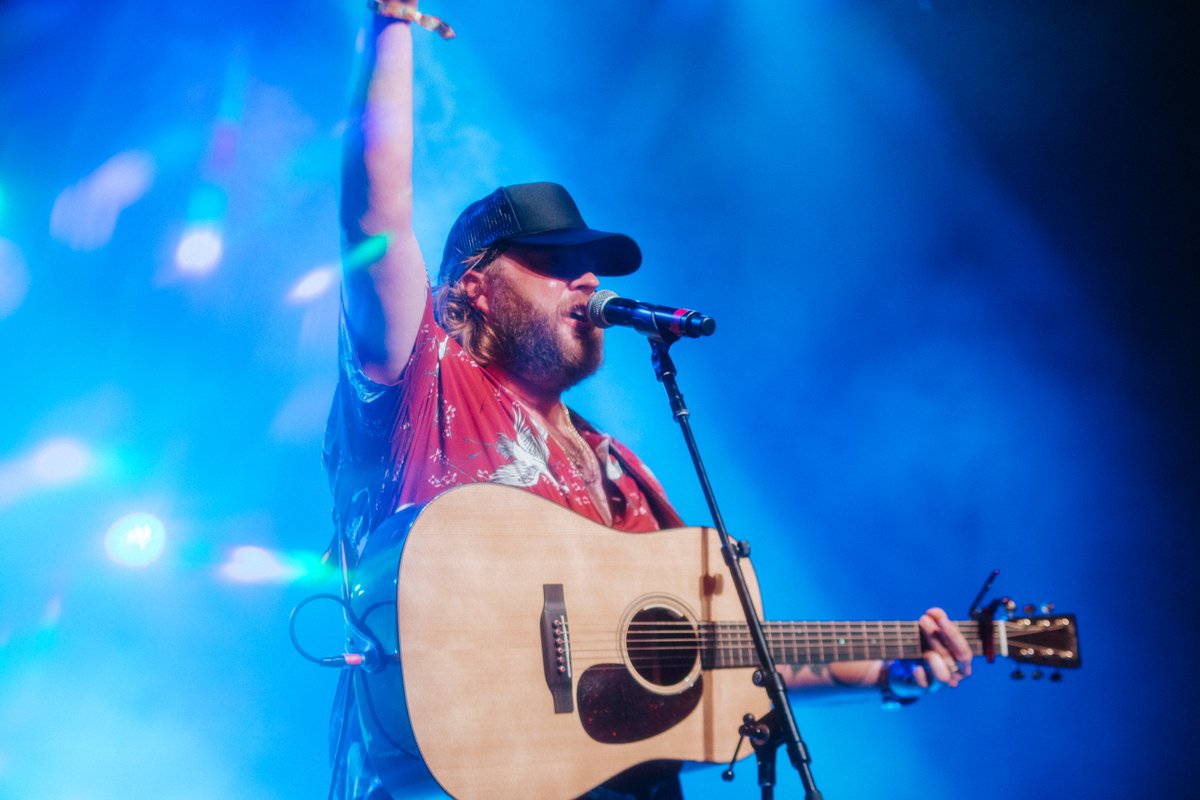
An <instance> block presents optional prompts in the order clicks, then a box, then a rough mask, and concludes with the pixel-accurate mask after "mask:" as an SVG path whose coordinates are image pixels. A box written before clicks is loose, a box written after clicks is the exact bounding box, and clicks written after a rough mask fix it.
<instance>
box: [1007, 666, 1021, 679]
mask: <svg viewBox="0 0 1200 800" xmlns="http://www.w3.org/2000/svg"><path fill="white" fill-rule="evenodd" d="M1009 677H1010V678H1012V679H1013V680H1014V681H1019V680H1024V679H1025V673H1024V672H1021V668H1020V667H1017V668H1016V669H1014V670H1013V671H1012V675H1010V676H1009Z"/></svg>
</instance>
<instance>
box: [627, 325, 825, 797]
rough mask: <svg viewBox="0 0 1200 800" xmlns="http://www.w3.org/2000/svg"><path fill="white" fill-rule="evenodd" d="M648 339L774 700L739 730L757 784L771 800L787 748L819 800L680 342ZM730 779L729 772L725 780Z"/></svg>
mask: <svg viewBox="0 0 1200 800" xmlns="http://www.w3.org/2000/svg"><path fill="white" fill-rule="evenodd" d="M648 338H649V340H650V361H651V363H652V364H653V365H654V374H655V375H656V376H658V380H659V381H660V382H661V383H662V385H663V388H664V389H666V392H667V398H668V400H669V402H670V404H671V413H672V414H673V415H674V416H675V420H676V421H677V422H678V423H679V427H680V430H681V431H682V432H683V439H684V441H685V442H686V443H687V448H688V452H689V453H690V454H691V456H692V464H693V465H694V466H695V468H696V476H697V477H698V478H699V479H700V487H701V489H702V490H703V491H704V499H705V500H706V501H707V502H708V510H709V512H710V513H711V514H712V518H713V527H714V528H716V530H717V535H718V536H719V537H720V541H721V554H722V556H723V557H724V559H725V565H726V566H727V567H728V568H729V574H730V576H731V577H732V579H733V585H734V587H735V588H736V589H737V593H738V598H739V599H740V600H741V603H742V611H743V612H744V613H745V615H746V624H747V625H748V626H749V630H750V638H751V640H752V641H753V642H754V650H755V652H756V653H757V654H758V663H759V667H758V671H757V672H755V674H754V682H755V684H756V685H759V686H762V687H763V688H764V689H766V692H767V696H768V697H769V698H770V700H771V706H772V710H771V711H770V712H768V713H767V714H766V715H765V716H764V717H763V718H762V719H761V720H757V721H754V720H753V716H749V719H748V720H746V721H744V722H743V725H742V727H741V728H740V729H739V730H740V731H741V732H742V735H743V736H746V737H747V738H749V739H750V743H751V745H752V746H753V747H754V751H755V753H756V755H757V757H758V783H759V786H760V787H761V789H762V797H763V800H770V799H771V798H772V797H773V796H774V786H775V751H776V750H777V749H778V747H779V745H780V744H785V745H786V746H787V753H788V758H789V760H790V761H791V762H792V766H793V767H795V768H796V771H797V772H798V773H799V774H800V781H801V783H803V784H804V796H805V797H806V798H807V800H821V792H820V790H819V789H817V785H816V781H815V780H814V779H813V775H812V770H811V769H810V767H809V764H810V762H811V761H812V759H811V758H810V757H809V755H808V747H807V746H806V745H805V744H804V740H803V739H802V738H801V737H800V729H799V728H798V727H797V726H796V717H795V715H794V714H793V713H792V706H791V703H790V702H789V701H788V696H787V687H786V686H784V683H783V676H782V675H780V674H779V671H778V670H777V669H776V668H775V659H774V657H772V655H771V649H770V647H769V646H768V644H767V636H766V633H765V632H764V631H763V625H762V620H760V619H759V617H758V612H756V611H755V609H754V600H753V598H752V597H751V596H750V590H749V588H748V587H747V586H746V576H745V574H744V573H743V572H742V565H741V562H740V559H742V558H748V557H749V550H748V548H745V547H742V546H740V545H738V544H736V543H735V542H733V540H732V539H731V538H730V536H729V531H727V530H726V528H725V521H724V520H723V519H722V518H721V512H720V510H719V509H718V508H717V499H716V495H715V494H714V493H713V488H712V484H710V483H709V480H708V472H707V471H706V470H705V469H704V462H703V461H702V460H701V458H700V449H699V447H698V446H697V445H696V438H695V436H694V435H693V434H692V426H691V422H690V421H689V419H688V417H689V415H690V413H691V412H689V411H688V408H687V404H686V403H684V400H683V394H682V393H681V392H680V391H679V385H678V384H677V383H676V381H675V374H676V370H675V362H674V361H672V360H671V355H670V353H669V352H668V350H669V349H670V347H671V345H672V344H674V343H675V342H677V341H678V340H679V336H677V335H676V334H673V333H670V332H666V333H664V332H663V331H661V330H660V331H658V332H657V333H654V334H650V335H649V337H648ZM735 758H736V754H735ZM729 774H730V773H728V772H727V773H726V776H729Z"/></svg>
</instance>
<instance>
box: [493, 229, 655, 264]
mask: <svg viewBox="0 0 1200 800" xmlns="http://www.w3.org/2000/svg"><path fill="white" fill-rule="evenodd" d="M504 241H505V242H509V243H511V244H519V245H528V246H530V247H539V248H545V249H546V250H549V251H550V252H551V254H552V258H551V265H550V266H551V272H552V273H553V274H555V275H577V274H581V273H583V272H594V273H595V274H597V275H608V276H614V275H628V274H630V273H632V272H634V271H636V270H637V268H638V267H640V266H641V265H642V251H641V248H639V247H638V246H637V242H635V241H634V240H633V239H630V238H629V237H628V236H626V235H625V234H623V233H606V232H605V231H596V230H592V229H591V228H567V229H563V230H557V231H545V232H543V233H529V234H524V235H521V236H510V237H508V238H507V239H505V240H504Z"/></svg>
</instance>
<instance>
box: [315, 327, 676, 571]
mask: <svg viewBox="0 0 1200 800" xmlns="http://www.w3.org/2000/svg"><path fill="white" fill-rule="evenodd" d="M339 356H340V358H339V360H340V362H341V374H340V378H339V381H338V387H337V393H336V395H335V397H334V401H333V408H332V409H331V411H330V416H329V423H328V426H327V428H326V434H325V453H324V455H325V465H326V469H327V470H328V472H329V479H330V486H331V488H332V490H333V494H334V504H335V516H336V517H337V521H338V523H339V527H340V528H341V530H342V531H343V532H344V533H345V534H346V536H347V538H348V540H349V541H350V542H352V543H354V544H355V545H357V546H359V547H361V544H362V541H363V539H364V538H365V534H366V533H368V532H370V531H371V530H373V529H374V528H375V527H376V526H377V525H378V524H379V523H381V522H382V521H383V520H384V519H386V518H387V517H388V516H390V515H391V514H393V513H395V512H396V511H397V510H399V509H401V508H403V507H405V506H407V505H410V504H416V505H424V504H425V503H427V502H429V501H430V500H432V499H433V498H434V497H436V496H437V495H438V494H440V493H442V492H444V491H446V490H448V489H451V488H453V487H455V486H459V485H462V484H466V483H473V482H480V481H490V482H493V483H502V484H507V485H510V486H519V487H521V488H523V489H525V490H526V491H530V492H533V493H534V494H538V495H541V496H542V497H546V498H548V499H550V500H553V501H555V502H557V503H559V504H561V505H563V506H565V507H567V508H569V509H571V510H572V511H575V512H577V513H579V514H581V515H583V516H585V517H588V518H589V519H592V520H594V521H596V522H600V523H603V522H604V516H603V515H602V514H601V511H600V510H599V509H597V508H596V507H595V504H594V501H593V500H592V495H591V494H590V493H589V491H588V487H587V484H586V483H585V481H584V479H583V477H582V476H581V475H580V473H579V471H578V469H577V468H576V467H575V465H574V464H573V463H572V461H571V459H570V458H569V457H568V456H567V454H566V452H565V451H564V450H563V448H562V447H561V445H559V443H558V441H557V440H556V439H555V437H553V436H548V435H547V432H546V430H545V429H544V428H543V427H542V425H541V424H540V423H539V422H538V421H537V419H536V417H535V415H533V414H531V413H530V412H529V410H528V409H527V408H526V407H525V406H524V405H523V404H522V403H521V401H519V400H518V399H517V398H516V397H515V396H514V395H513V394H512V393H511V392H509V390H508V389H507V388H505V387H504V386H503V385H502V384H500V383H499V382H497V381H496V379H495V378H494V377H493V376H492V375H491V373H489V372H488V371H487V369H485V368H483V367H481V366H479V364H477V363H476V362H475V361H474V360H473V359H472V358H470V357H469V356H468V355H467V354H466V353H465V352H464V351H463V349H462V348H461V347H460V346H459V345H458V343H457V342H455V341H454V340H453V339H452V338H450V336H449V335H448V334H447V333H446V332H445V331H444V330H443V329H442V328H441V326H439V325H438V324H437V323H436V322H435V321H434V318H433V311H432V307H431V305H430V304H429V303H427V304H426V308H425V316H424V319H423V320H422V322H421V326H420V331H419V333H418V335H417V340H416V344H415V346H414V347H413V353H412V356H411V357H410V358H409V361H408V363H407V365H406V366H405V368H404V371H403V373H402V378H401V380H400V382H399V383H397V384H395V385H394V386H385V385H381V384H378V383H375V382H374V381H372V380H371V379H370V378H368V377H367V376H366V375H365V374H364V373H363V371H362V369H361V368H360V366H359V363H358V359H357V357H356V355H355V353H354V348H353V346H352V343H351V337H350V335H349V331H348V329H347V327H346V322H345V320H344V319H343V324H342V328H341V340H340V343H339ZM571 418H572V420H573V421H574V424H575V426H576V428H577V429H578V430H579V433H580V434H581V435H582V436H583V438H584V439H585V441H587V443H588V444H589V445H590V446H591V447H592V449H593V450H594V451H595V453H596V456H597V459H598V460H599V464H600V466H601V470H602V472H603V476H602V480H603V485H604V490H605V493H606V495H607V497H608V499H609V506H610V509H611V512H612V526H613V527H615V528H618V529H620V530H624V531H649V530H657V529H659V528H663V527H675V526H678V525H680V524H682V523H681V521H680V519H679V517H678V515H677V514H676V513H675V511H674V510H673V509H672V508H671V506H670V504H669V503H668V502H667V500H666V498H665V496H664V494H663V490H662V487H661V486H660V485H659V483H658V480H657V479H656V478H655V477H654V475H653V474H652V473H651V472H650V470H649V469H648V468H647V467H646V466H645V465H644V464H642V462H641V461H640V460H638V458H637V457H636V456H634V455H633V453H632V452H630V451H629V450H628V449H627V448H626V447H625V446H624V445H622V444H620V443H619V442H617V441H616V440H615V439H613V438H612V437H611V436H608V435H606V434H603V433H601V432H599V431H597V430H596V429H595V428H594V427H593V426H591V425H590V424H589V423H587V422H586V421H585V420H583V419H582V418H581V417H579V416H578V415H576V414H574V412H572V415H571Z"/></svg>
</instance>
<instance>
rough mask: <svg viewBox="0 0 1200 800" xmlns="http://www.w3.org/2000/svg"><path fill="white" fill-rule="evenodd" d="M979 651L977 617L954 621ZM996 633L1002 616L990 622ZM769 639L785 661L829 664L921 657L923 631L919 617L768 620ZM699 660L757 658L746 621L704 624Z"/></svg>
mask: <svg viewBox="0 0 1200 800" xmlns="http://www.w3.org/2000/svg"><path fill="white" fill-rule="evenodd" d="M955 624H956V625H957V626H958V628H959V630H960V631H961V632H962V634H963V637H964V638H965V639H966V640H967V644H968V645H969V646H970V648H971V652H972V653H974V654H975V655H983V651H984V647H983V639H984V636H983V632H982V631H981V630H980V628H979V623H977V622H975V621H973V620H967V621H963V622H956V623H955ZM991 624H992V625H993V626H994V627H993V631H992V635H993V636H995V635H996V634H997V632H998V631H999V632H1001V635H1002V629H1001V628H1000V626H1002V625H1003V622H993V623H991ZM765 631H766V634H767V642H768V643H769V645H770V647H771V652H772V655H773V656H774V657H775V660H776V661H778V662H780V663H785V664H796V665H802V664H829V663H834V662H838V661H858V660H870V659H888V658H920V657H921V655H922V652H921V632H920V626H918V625H917V623H916V622H910V621H899V622H887V621H875V622H869V621H861V622H854V621H834V622H768V623H766V625H765ZM700 635H701V642H702V646H701V652H700V655H701V664H702V666H704V668H706V669H723V668H735V667H749V666H754V665H755V664H757V661H758V659H757V657H756V654H755V651H754V642H753V640H752V638H751V637H750V631H749V629H748V628H747V627H746V626H745V625H744V624H742V623H736V622H714V623H707V624H705V625H702V626H701V632H700Z"/></svg>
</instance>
